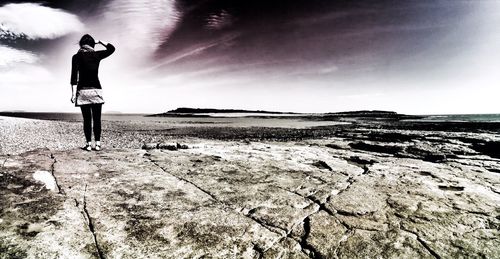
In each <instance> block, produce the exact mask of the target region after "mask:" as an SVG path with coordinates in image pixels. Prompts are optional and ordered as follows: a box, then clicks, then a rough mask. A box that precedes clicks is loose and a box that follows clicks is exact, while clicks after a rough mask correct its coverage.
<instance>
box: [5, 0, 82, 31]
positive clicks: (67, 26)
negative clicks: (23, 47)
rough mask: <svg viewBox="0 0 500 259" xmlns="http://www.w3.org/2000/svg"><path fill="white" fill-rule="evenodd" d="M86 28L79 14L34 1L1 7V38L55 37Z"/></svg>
mask: <svg viewBox="0 0 500 259" xmlns="http://www.w3.org/2000/svg"><path fill="white" fill-rule="evenodd" d="M83 28H84V26H83V24H82V23H81V22H80V20H79V19H78V17H77V16H75V15H73V14H70V13H67V12H65V11H63V10H60V9H54V8H50V7H45V6H42V5H39V4H34V3H22V4H7V5H4V6H2V7H0V39H1V38H18V37H26V38H27V39H30V40H36V39H54V38H58V37H61V36H64V35H66V34H69V33H72V32H78V31H82V30H83Z"/></svg>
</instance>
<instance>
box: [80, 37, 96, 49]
mask: <svg viewBox="0 0 500 259" xmlns="http://www.w3.org/2000/svg"><path fill="white" fill-rule="evenodd" d="M83 45H89V46H91V47H92V48H93V47H94V46H95V40H94V38H92V36H90V35H88V34H85V35H83V36H82V38H81V39H80V47H83Z"/></svg>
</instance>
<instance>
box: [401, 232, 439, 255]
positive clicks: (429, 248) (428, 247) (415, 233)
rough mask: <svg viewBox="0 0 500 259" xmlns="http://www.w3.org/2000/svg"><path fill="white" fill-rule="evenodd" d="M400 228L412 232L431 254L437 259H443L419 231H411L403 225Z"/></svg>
mask: <svg viewBox="0 0 500 259" xmlns="http://www.w3.org/2000/svg"><path fill="white" fill-rule="evenodd" d="M400 225H401V224H400ZM400 229H401V230H402V231H405V232H407V233H410V234H412V235H414V236H415V238H416V239H417V241H418V242H419V243H420V245H422V247H424V248H425V250H427V252H429V254H431V255H432V256H433V257H434V258H436V259H441V256H440V255H439V254H438V253H437V252H436V251H434V249H432V247H430V246H429V244H428V243H427V241H425V240H424V239H422V238H421V237H420V235H419V234H418V233H417V232H415V231H411V230H409V229H406V228H404V227H403V226H401V227H400Z"/></svg>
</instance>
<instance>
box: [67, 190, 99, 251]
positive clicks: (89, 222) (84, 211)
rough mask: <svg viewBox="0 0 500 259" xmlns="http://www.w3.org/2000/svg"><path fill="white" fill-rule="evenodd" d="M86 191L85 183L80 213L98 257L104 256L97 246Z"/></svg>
mask: <svg viewBox="0 0 500 259" xmlns="http://www.w3.org/2000/svg"><path fill="white" fill-rule="evenodd" d="M86 193H87V184H85V189H84V192H83V201H82V214H83V218H84V219H85V222H86V223H87V227H88V228H89V231H90V233H91V234H92V237H93V239H94V246H95V249H96V252H97V255H98V256H99V258H100V259H104V258H106V257H105V256H104V253H103V252H102V250H101V247H100V246H99V242H98V241H97V236H96V233H95V226H94V223H93V221H92V217H91V216H90V213H89V211H88V209H87V200H86ZM75 202H76V205H77V206H78V205H79V204H78V201H77V200H76V199H75Z"/></svg>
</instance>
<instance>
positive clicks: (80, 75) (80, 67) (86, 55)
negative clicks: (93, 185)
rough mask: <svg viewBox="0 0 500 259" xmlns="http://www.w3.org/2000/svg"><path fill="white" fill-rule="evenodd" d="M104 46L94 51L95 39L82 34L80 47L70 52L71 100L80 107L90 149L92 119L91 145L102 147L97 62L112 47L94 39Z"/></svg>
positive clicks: (108, 53) (113, 49)
mask: <svg viewBox="0 0 500 259" xmlns="http://www.w3.org/2000/svg"><path fill="white" fill-rule="evenodd" d="M97 44H101V45H103V46H104V47H105V48H106V50H99V51H95V50H94V47H95V45H96V42H95V40H94V38H92V36H90V35H88V34H85V35H83V37H82V38H81V39H80V49H79V50H78V52H77V53H76V54H75V55H73V58H72V66H71V91H72V96H71V102H72V103H75V106H77V107H80V109H81V110H82V115H83V132H84V133H85V139H86V141H87V143H86V145H85V146H84V147H83V149H84V150H87V151H91V150H92V120H93V122H94V139H95V146H94V149H95V150H97V151H99V150H101V108H102V104H103V103H104V99H103V98H102V88H101V83H100V82H99V78H98V71H99V63H100V61H101V60H102V59H104V58H107V57H108V56H109V55H111V54H113V52H114V51H115V47H114V46H113V45H111V44H110V43H104V42H102V41H97Z"/></svg>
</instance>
